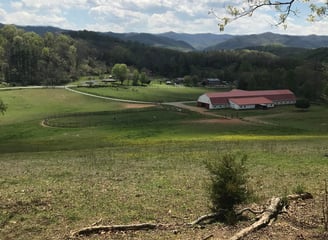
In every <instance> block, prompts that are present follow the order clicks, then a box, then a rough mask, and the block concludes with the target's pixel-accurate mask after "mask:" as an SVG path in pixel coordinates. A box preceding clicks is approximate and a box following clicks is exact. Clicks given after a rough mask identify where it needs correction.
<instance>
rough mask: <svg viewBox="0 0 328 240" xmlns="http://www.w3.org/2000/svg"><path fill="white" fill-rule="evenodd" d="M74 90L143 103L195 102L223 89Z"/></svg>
mask: <svg viewBox="0 0 328 240" xmlns="http://www.w3.org/2000/svg"><path fill="white" fill-rule="evenodd" d="M76 90H78V91H82V92H86V93H92V94H96V95H99V96H105V97H112V98H119V99H130V100H136V101H145V102H177V101H196V100H197V98H198V97H199V96H200V95H201V94H203V93H204V92H213V91H223V89H215V88H199V87H197V88H196V87H194V88H189V87H183V86H177V87H174V86H168V85H151V86H150V87H127V86H120V85H117V86H115V87H100V88H92V87H91V88H90V87H89V88H88V87H84V88H83V87H80V88H77V89H76Z"/></svg>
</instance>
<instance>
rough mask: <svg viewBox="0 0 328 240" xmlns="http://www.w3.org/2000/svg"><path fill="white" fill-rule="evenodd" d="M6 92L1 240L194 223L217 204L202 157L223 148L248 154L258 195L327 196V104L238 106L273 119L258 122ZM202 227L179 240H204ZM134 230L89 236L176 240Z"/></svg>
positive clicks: (1, 126) (0, 160) (58, 94)
mask: <svg viewBox="0 0 328 240" xmlns="http://www.w3.org/2000/svg"><path fill="white" fill-rule="evenodd" d="M185 90H186V91H189V89H185ZM180 91H181V90H180ZM0 98H1V99H2V100H3V101H4V102H5V103H6V104H8V111H7V112H6V113H5V115H4V116H0V133H1V134H0V166H1V167H0V236H1V237H2V238H3V239H18V240H19V239H67V236H68V235H69V234H70V231H72V230H76V229H79V228H82V227H85V226H90V225H91V224H92V223H94V222H97V221H99V219H102V221H101V223H102V224H128V223H142V222H152V223H159V222H160V223H177V224H183V223H188V222H190V221H192V220H194V219H196V218H197V217H198V216H200V215H203V214H206V213H208V212H209V199H208V193H207V187H208V182H209V175H208V172H207V171H206V168H205V164H204V162H205V161H208V160H215V159H217V157H218V156H219V155H220V154H224V153H233V154H236V155H237V156H240V155H242V154H247V155H248V160H247V163H246V164H247V167H248V169H249V176H250V177H249V181H250V186H251V188H252V189H253V190H254V200H256V201H258V202H265V201H266V200H267V199H268V198H270V197H271V196H281V195H283V194H285V193H291V192H293V191H294V190H295V189H296V188H297V187H299V186H301V187H302V188H303V189H304V190H306V191H310V192H311V193H312V194H314V196H315V197H316V198H318V199H321V195H320V194H321V192H322V190H323V181H324V179H326V178H327V176H328V164H327V161H328V158H327V157H326V156H325V155H326V154H327V153H328V129H327V124H328V123H327V117H326V116H328V115H327V111H328V110H327V109H328V107H327V105H317V106H312V107H311V108H310V109H309V110H308V111H304V112H303V111H297V110H295V108H293V107H279V108H275V109H270V110H267V111H250V112H244V111H243V112H242V111H240V112H239V113H240V114H245V115H242V116H239V117H240V118H255V119H260V120H262V121H266V122H268V123H269V124H257V123H254V122H250V121H245V122H241V123H232V122H229V121H227V122H226V123H222V122H216V121H213V119H214V120H215V118H211V119H209V118H210V117H209V116H204V115H200V114H198V113H194V112H190V111H188V110H184V109H179V108H176V107H172V106H167V105H165V104H161V105H155V106H153V107H147V108H137V109H128V108H127V105H126V104H124V103H118V102H112V101H108V100H102V99H97V98H92V97H88V96H83V95H80V94H76V93H72V92H69V91H67V90H64V89H39V90H15V91H1V92H0ZM271 110H272V111H271ZM217 113H218V114H220V111H217ZM221 113H222V112H221ZM228 113H230V112H227V114H228ZM233 113H236V112H235V111H234V112H233ZM262 113H263V114H262ZM207 120H211V121H207ZM253 121H254V119H253ZM42 122H43V123H46V124H47V125H46V126H42V125H41V123H42ZM318 205H320V204H318ZM320 207H321V205H320V206H318V208H319V211H320ZM202 231H203V230H201V229H198V230H194V229H186V230H184V231H182V232H181V233H180V234H179V235H178V237H179V238H180V239H191V238H196V239H202V238H204V235H206V232H205V233H204V232H202ZM135 234H136V235H132V236H131V235H129V234H127V235H124V234H121V235H117V236H111V235H110V236H108V235H104V236H91V237H90V238H87V239H99V238H100V239H111V238H113V239H131V238H132V239H133V238H135V239H137V238H139V239H172V238H173V239H174V238H175V237H177V236H176V235H174V234H173V233H172V231H166V232H165V231H163V232H160V233H158V232H156V233H154V232H152V231H149V232H146V233H142V232H140V233H135ZM1 237H0V238H1Z"/></svg>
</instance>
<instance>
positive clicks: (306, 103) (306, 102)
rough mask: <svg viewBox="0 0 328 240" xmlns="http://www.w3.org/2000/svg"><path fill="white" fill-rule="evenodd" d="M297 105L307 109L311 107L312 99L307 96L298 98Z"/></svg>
mask: <svg viewBox="0 0 328 240" xmlns="http://www.w3.org/2000/svg"><path fill="white" fill-rule="evenodd" d="M295 107H296V108H300V109H303V110H305V109H307V108H309V107H310V101H309V100H308V99H306V98H300V99H297V100H296V103H295Z"/></svg>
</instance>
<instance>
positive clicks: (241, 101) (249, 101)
mask: <svg viewBox="0 0 328 240" xmlns="http://www.w3.org/2000/svg"><path fill="white" fill-rule="evenodd" d="M229 101H231V102H233V103H235V104H237V105H239V106H241V105H256V104H272V103H273V102H272V101H271V100H270V99H267V98H265V97H248V98H229Z"/></svg>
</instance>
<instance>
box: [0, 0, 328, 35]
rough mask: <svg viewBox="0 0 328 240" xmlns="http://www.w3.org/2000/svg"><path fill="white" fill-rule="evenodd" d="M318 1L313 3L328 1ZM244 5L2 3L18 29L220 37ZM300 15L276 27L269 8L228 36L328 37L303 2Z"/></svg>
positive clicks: (139, 0)
mask: <svg viewBox="0 0 328 240" xmlns="http://www.w3.org/2000/svg"><path fill="white" fill-rule="evenodd" d="M325 1H326V0H313V1H311V2H316V3H320V2H325ZM242 2H245V1H242V0H236V1H226V0H189V1H187V0H158V1H156V0H12V1H11V0H1V2H0V22H1V23H5V24H17V25H38V26H40V25H41V26H55V27H60V28H64V29H73V30H83V29H86V30H93V31H102V32H107V31H112V32H148V33H161V32H167V31H175V32H184V33H217V34H219V33H220V32H219V28H218V26H217V24H218V20H217V19H216V17H215V16H214V15H209V14H208V11H209V10H210V9H213V10H214V11H215V13H216V15H217V16H220V17H221V16H225V15H227V14H226V11H225V6H227V5H229V4H230V5H232V4H236V5H238V4H242ZM298 2H299V3H297V5H295V7H297V9H298V10H299V14H298V16H293V15H292V16H290V18H289V21H288V27H287V29H286V30H284V29H283V28H282V27H276V26H273V25H274V24H275V23H276V19H277V13H275V11H274V10H273V9H270V8H263V9H261V10H259V11H257V12H256V13H254V15H253V16H252V17H244V18H242V19H239V20H237V21H235V22H233V23H231V24H229V25H228V26H227V27H226V29H225V32H224V33H227V34H253V33H262V32H268V31H270V32H276V33H281V34H294V35H295V34H296V35H308V34H319V35H328V18H327V17H326V18H324V19H321V20H320V21H318V22H315V23H308V22H306V21H304V19H306V12H307V7H306V5H305V3H300V2H301V0H300V1H298Z"/></svg>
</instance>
